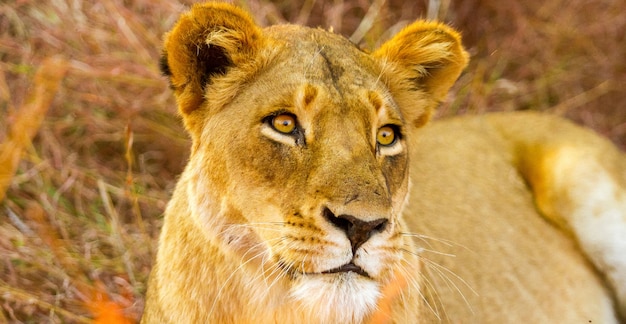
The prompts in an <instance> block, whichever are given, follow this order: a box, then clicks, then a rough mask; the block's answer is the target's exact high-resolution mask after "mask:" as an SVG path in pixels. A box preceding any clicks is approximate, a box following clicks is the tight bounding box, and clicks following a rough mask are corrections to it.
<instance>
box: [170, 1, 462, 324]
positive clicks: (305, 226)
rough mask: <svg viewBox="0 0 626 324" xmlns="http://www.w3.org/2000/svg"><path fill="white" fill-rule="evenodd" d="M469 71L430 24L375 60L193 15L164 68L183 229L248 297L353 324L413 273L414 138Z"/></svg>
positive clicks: (221, 10) (223, 9)
mask: <svg viewBox="0 0 626 324" xmlns="http://www.w3.org/2000/svg"><path fill="white" fill-rule="evenodd" d="M466 63H467V54H466V53H465V52H464V50H463V48H462V46H461V44H460V37H459V35H458V34H457V33H456V32H454V31H453V30H452V29H450V28H449V27H446V26H444V25H442V24H439V23H434V22H416V23H414V24H412V25H410V26H408V27H407V28H405V29H404V30H403V31H402V32H400V33H399V34H397V35H396V36H395V37H394V38H393V39H391V40H390V41H388V42H387V43H386V44H384V45H383V46H382V47H380V48H379V49H378V50H376V51H374V52H373V53H368V52H366V51H363V50H361V49H360V48H359V47H358V46H356V45H354V44H353V43H351V42H350V41H348V40H346V39H345V38H343V37H341V36H339V35H335V34H333V33H332V32H328V31H325V30H321V29H311V28H306V27H300V26H291V25H286V26H274V27H269V28H266V29H261V28H260V27H258V26H257V25H255V24H254V23H253V22H252V20H251V19H250V17H249V16H248V15H247V14H246V13H245V12H243V11H242V10H240V9H238V8H235V7H233V6H230V5H227V4H204V5H196V6H194V7H193V8H192V10H191V11H190V12H188V13H186V14H184V15H183V16H182V17H181V19H180V20H179V22H178V23H177V24H176V26H175V27H174V28H173V30H172V31H171V32H170V33H169V34H167V36H166V40H165V50H164V53H163V61H162V68H163V71H164V72H165V73H166V75H167V76H168V77H169V78H170V83H171V87H172V89H173V90H174V93H175V95H176V98H177V102H178V105H179V111H180V113H181V115H182V117H183V120H184V122H185V125H186V128H187V130H188V131H189V133H190V135H191V138H192V140H193V146H192V155H191V158H190V162H189V165H188V166H187V168H186V171H185V173H184V175H183V177H182V179H181V183H184V184H185V186H186V187H185V188H184V189H180V190H182V191H184V192H185V193H184V196H185V198H184V199H185V200H186V201H187V204H188V206H189V207H188V210H189V213H190V215H188V216H187V215H186V216H185V217H191V219H193V223H194V224H195V225H196V226H197V227H199V228H200V229H201V232H202V233H203V235H204V236H205V237H206V238H207V239H208V240H209V241H210V242H211V243H212V244H217V245H219V246H220V249H221V250H222V252H223V253H224V254H225V255H226V258H230V257H234V258H236V259H238V260H239V262H240V263H239V264H238V268H237V270H236V271H239V272H241V273H242V274H244V277H246V278H248V279H247V280H249V281H250V282H253V281H254V280H259V281H260V280H265V281H266V282H267V283H268V285H267V286H268V287H272V288H271V289H283V290H284V292H285V293H286V294H287V295H286V298H292V299H293V300H294V301H295V302H296V303H299V305H300V307H301V308H302V309H304V310H308V311H310V312H315V316H316V317H318V318H324V317H326V318H328V319H331V320H332V319H334V320H338V321H343V322H349V321H353V320H354V321H360V320H362V319H363V318H365V317H366V316H369V314H370V312H371V311H372V310H373V309H374V308H375V304H376V303H377V302H378V300H379V298H380V296H381V294H382V291H383V287H384V286H385V285H387V284H389V283H390V282H391V281H393V280H394V278H397V276H399V275H400V276H401V275H402V273H398V271H400V272H402V271H408V270H409V269H408V268H409V267H414V266H416V264H417V263H413V260H414V255H413V253H414V251H413V247H412V245H411V244H409V240H410V238H408V237H406V236H405V235H403V233H404V232H406V230H404V229H403V221H402V219H401V218H400V215H401V210H402V208H403V205H404V203H405V201H406V196H407V187H408V186H409V183H408V161H407V159H408V153H407V151H408V149H409V148H408V147H407V137H408V136H409V133H410V131H411V129H412V128H415V127H418V126H420V125H422V124H424V123H425V122H426V121H427V120H428V119H429V116H430V114H431V111H432V110H433V109H434V107H435V106H436V105H437V104H438V103H439V102H440V101H441V100H442V99H443V98H444V96H445V94H446V92H447V90H448V89H449V88H450V86H451V85H452V84H453V82H454V81H455V80H456V78H457V77H458V76H459V74H460V72H461V70H462V69H463V68H464V66H465V65H466ZM175 199H176V197H175ZM179 199H183V198H179ZM180 204H181V203H180V202H178V203H174V204H172V205H173V206H179V205H180ZM175 208H176V207H171V206H170V210H168V214H172V213H177V212H178V213H180V212H181V211H176V210H173V209H175ZM179 217H182V216H179ZM207 266H210V265H207ZM410 270H411V272H414V270H415V269H410ZM227 277H228V276H227ZM228 280H230V279H228ZM251 285H252V283H251ZM216 289H217V288H216ZM268 289H270V288H268ZM213 306H215V305H213Z"/></svg>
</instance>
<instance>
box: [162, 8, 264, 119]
mask: <svg viewBox="0 0 626 324" xmlns="http://www.w3.org/2000/svg"><path fill="white" fill-rule="evenodd" d="M261 43H262V37H261V29H260V28H259V27H258V26H257V25H256V24H255V23H254V22H253V20H252V18H251V17H250V16H249V15H248V13H246V12H245V11H243V10H242V9H239V8H237V7H235V6H232V5H229V4H226V3H205V4H196V5H194V6H193V7H192V8H191V10H190V11H189V12H187V13H185V14H183V15H181V17H180V19H179V20H178V22H177V23H176V25H175V26H174V27H173V28H172V30H171V31H170V32H169V33H167V34H166V36H165V42H164V49H163V56H162V58H161V62H160V67H161V71H162V72H163V74H164V75H166V76H168V77H169V79H170V85H171V87H172V89H173V90H174V92H175V94H176V99H177V101H178V107H179V110H180V112H181V113H182V114H183V116H185V115H186V114H189V113H191V112H193V111H194V110H196V109H197V108H198V107H200V105H202V103H203V102H204V95H205V93H204V90H205V87H206V86H207V84H210V83H211V81H212V78H214V77H215V76H218V75H223V74H225V73H226V71H227V70H228V69H229V68H230V67H232V66H237V65H239V64H242V63H244V62H246V61H249V60H251V59H252V58H254V57H255V55H256V54H257V53H258V51H259V48H260V47H261V45H262V44H261Z"/></svg>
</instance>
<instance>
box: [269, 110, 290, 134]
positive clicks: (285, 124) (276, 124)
mask: <svg viewBox="0 0 626 324" xmlns="http://www.w3.org/2000/svg"><path fill="white" fill-rule="evenodd" d="M271 122H272V127H273V128H274V129H275V130H276V131H277V132H279V133H283V134H291V133H293V131H294V130H295V129H296V117H295V116H293V115H289V114H280V115H277V116H274V118H272V121H271Z"/></svg>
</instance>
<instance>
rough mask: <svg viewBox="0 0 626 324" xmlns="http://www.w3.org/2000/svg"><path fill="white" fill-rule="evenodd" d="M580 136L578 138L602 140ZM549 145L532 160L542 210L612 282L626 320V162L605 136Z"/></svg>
mask: <svg viewBox="0 0 626 324" xmlns="http://www.w3.org/2000/svg"><path fill="white" fill-rule="evenodd" d="M577 131H578V129H577ZM580 131H581V132H580V133H579V134H576V135H578V136H582V137H585V136H592V137H596V135H595V134H591V133H590V132H587V131H582V129H580ZM544 145H545V146H543V148H542V149H540V150H538V151H541V152H542V154H539V156H537V155H534V156H532V155H531V156H532V157H530V158H533V159H534V161H533V162H534V163H531V164H535V169H534V171H533V172H531V177H530V179H529V182H530V183H531V185H532V187H533V191H534V194H535V199H536V202H537V206H538V208H539V209H540V210H541V212H542V213H543V214H544V215H545V216H546V217H547V218H548V219H550V220H552V221H553V222H555V223H557V224H558V225H559V226H561V227H562V228H564V229H565V230H566V231H568V232H570V233H572V234H573V235H574V237H575V238H576V240H577V241H578V244H579V245H580V247H581V249H582V250H583V252H584V253H585V254H586V255H587V257H588V259H589V260H590V261H591V262H592V263H593V264H594V265H595V267H596V268H597V269H598V270H599V271H600V272H601V273H603V274H604V276H605V277H606V280H607V283H608V284H609V285H610V286H611V288H612V289H613V292H614V294H615V297H616V302H617V305H616V307H617V309H618V311H619V312H620V313H621V316H622V318H623V319H626V158H625V157H624V155H623V153H621V152H619V151H618V150H617V149H616V148H615V147H613V146H612V145H611V144H610V143H608V142H607V141H604V139H600V138H599V137H598V138H597V141H596V139H591V140H590V141H589V142H588V141H585V140H583V141H580V142H578V141H573V142H570V143H567V142H565V141H564V142H560V143H559V141H557V142H555V143H550V142H548V143H544ZM526 165H528V164H526Z"/></svg>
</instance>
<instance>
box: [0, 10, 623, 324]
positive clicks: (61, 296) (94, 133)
mask: <svg viewBox="0 0 626 324" xmlns="http://www.w3.org/2000/svg"><path fill="white" fill-rule="evenodd" d="M188 2H189V1H185V2H184V4H180V3H175V2H172V1H150V0H129V1H122V0H101V1H71V0H58V1H35V0H24V1H17V0H7V1H4V2H2V4H0V143H1V142H3V141H5V140H6V139H7V133H6V132H5V130H7V129H8V128H9V126H10V125H11V122H12V118H13V116H15V112H16V111H17V110H18V109H20V107H22V106H23V104H24V103H25V101H26V98H28V96H29V93H30V91H31V90H32V84H33V83H32V80H33V76H34V75H35V71H37V69H38V68H39V66H40V65H41V63H42V62H43V60H44V59H45V58H47V57H51V56H55V55H60V56H61V57H63V58H64V59H66V60H68V61H69V70H68V72H67V75H66V76H65V78H64V79H63V81H62V82H61V86H60V88H59V91H58V93H57V95H56V97H55V99H54V101H53V102H52V105H51V107H50V109H49V110H48V112H47V115H46V119H45V120H44V122H43V125H42V126H41V128H40V129H39V130H38V133H37V134H38V135H37V136H36V137H35V139H34V141H33V142H32V146H30V147H28V148H27V149H26V150H25V152H24V154H23V155H22V160H21V162H20V164H19V165H18V169H17V173H16V174H15V176H14V177H13V178H12V181H11V185H10V186H9V188H8V190H7V195H6V198H5V199H4V201H2V202H0V256H2V258H0V322H16V323H19V322H23V323H44V322H45V323H65V322H89V321H90V320H91V319H93V318H94V317H95V316H98V314H99V312H101V311H103V310H104V311H105V312H111V313H114V312H115V311H116V310H119V311H121V312H122V314H123V315H124V316H125V317H126V318H128V319H131V320H136V319H137V318H138V317H139V315H140V314H141V311H142V309H143V300H144V299H143V298H144V293H145V288H146V286H145V283H146V279H147V277H148V274H149V271H150V266H151V262H152V258H153V255H154V251H155V248H156V238H157V236H158V231H159V229H160V226H161V214H162V212H163V210H164V208H165V205H166V203H167V201H168V198H169V195H170V192H171V191H172V188H173V186H174V184H175V182H176V178H177V175H178V174H179V173H180V171H181V170H182V168H183V166H184V163H185V161H186V157H187V150H188V145H189V143H188V142H187V137H186V135H185V133H184V131H183V128H182V126H181V123H180V120H179V118H178V117H177V115H176V106H175V103H174V100H173V97H172V94H171V93H170V91H169V89H168V85H167V82H166V80H165V79H164V78H163V77H161V75H160V73H159V71H158V67H157V66H158V65H157V63H158V58H159V53H160V46H161V38H162V35H163V33H164V32H165V31H167V30H168V28H169V27H170V26H171V25H172V24H173V22H174V21H175V19H176V18H177V16H178V15H179V14H180V12H182V11H183V10H184V9H185V7H186V4H188ZM373 3H374V5H372V6H369V5H368V4H367V2H366V1H357V0H339V1H313V0H307V1H302V2H301V3H295V2H291V1H284V0H283V1H276V2H269V1H263V0H254V1H253V0H249V1H244V2H240V4H241V5H243V6H244V7H246V8H250V9H251V10H252V12H254V14H255V18H256V20H257V21H258V22H259V23H261V24H264V25H267V24H275V23H284V22H296V23H301V24H307V25H311V26H322V27H324V28H328V27H331V26H332V27H333V29H334V30H335V32H337V33H342V34H344V35H346V36H347V37H353V39H355V40H357V41H358V42H359V43H360V44H362V45H363V46H364V47H369V48H372V47H374V46H376V45H377V44H380V43H381V41H383V40H384V39H386V38H388V37H389V36H390V35H391V34H393V33H395V32H396V31H397V30H398V29H399V28H401V27H402V26H404V25H406V24H408V23H409V22H410V21H412V20H414V19H416V18H419V17H424V16H426V12H427V11H426V9H427V8H426V2H423V3H422V2H418V1H415V2H411V1H402V0H388V1H386V2H385V1H374V2H373ZM444 3H445V2H444ZM439 17H440V19H442V20H444V21H446V22H449V23H451V24H452V25H453V26H455V27H457V28H458V29H460V30H461V31H462V32H463V35H464V43H465V45H466V46H467V48H468V50H469V51H470V53H471V55H472V62H471V64H470V66H469V67H468V69H467V70H466V72H465V73H464V74H463V75H462V76H461V78H460V80H459V82H458V83H457V84H456V85H455V86H454V88H453V91H452V93H451V95H450V97H449V98H448V100H446V102H444V104H443V105H442V107H441V108H440V110H439V116H438V117H445V116H449V115H454V114H475V113H484V112H488V111H498V110H516V109H532V110H542V111H546V112H548V113H553V114H560V115H563V116H566V117H568V118H571V119H573V120H575V121H577V122H579V123H581V124H584V125H587V126H589V127H591V128H593V129H595V130H596V131H597V132H599V133H601V134H603V135H605V136H607V137H609V138H610V139H611V140H612V141H613V142H614V143H616V144H617V145H618V146H620V147H621V148H626V109H624V107H626V92H625V91H624V89H625V88H626V60H625V59H624V53H626V34H625V32H624V31H625V30H626V3H625V2H623V1H608V0H606V1H588V0H568V1H565V0H549V1H540V0H530V1H523V2H507V1H495V0H487V1H476V0H465V1H461V0H456V1H452V2H450V3H449V4H448V5H446V6H444V7H442V8H440V10H439ZM357 30H358V33H355V31H357ZM131 139H132V140H131ZM103 301H104V302H103ZM106 301H111V302H113V303H114V304H115V305H117V306H118V308H119V309H118V308H115V307H112V306H111V304H107V303H106ZM107 305H108V306H107ZM94 307H95V308H97V309H95V308H94Z"/></svg>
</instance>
